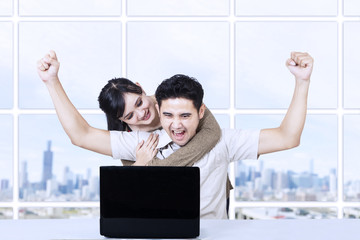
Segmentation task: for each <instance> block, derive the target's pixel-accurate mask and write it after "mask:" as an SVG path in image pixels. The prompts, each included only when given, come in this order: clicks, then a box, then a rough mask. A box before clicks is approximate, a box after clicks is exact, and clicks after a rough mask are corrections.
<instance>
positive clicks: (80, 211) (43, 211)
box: [19, 207, 100, 219]
mask: <svg viewBox="0 0 360 240" xmlns="http://www.w3.org/2000/svg"><path fill="white" fill-rule="evenodd" d="M98 217H100V209H99V208H68V207H67V208H65V207H57V208H51V207H48V208H21V209H20V210H19V218H20V219H49V218H51V219H68V218H76V219H84V218H98Z"/></svg>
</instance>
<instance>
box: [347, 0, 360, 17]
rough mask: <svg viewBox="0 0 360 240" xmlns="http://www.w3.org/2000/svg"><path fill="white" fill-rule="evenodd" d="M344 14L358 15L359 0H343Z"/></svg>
mask: <svg viewBox="0 0 360 240" xmlns="http://www.w3.org/2000/svg"><path fill="white" fill-rule="evenodd" d="M344 15H346V16H359V15H360V2H359V0H344Z"/></svg>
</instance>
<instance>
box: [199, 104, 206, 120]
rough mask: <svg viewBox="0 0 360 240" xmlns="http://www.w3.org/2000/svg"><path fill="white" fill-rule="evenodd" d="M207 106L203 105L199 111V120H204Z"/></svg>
mask: <svg viewBox="0 0 360 240" xmlns="http://www.w3.org/2000/svg"><path fill="white" fill-rule="evenodd" d="M205 109H206V107H205V104H201V107H200V109H199V118H200V119H202V118H203V117H204V114H205Z"/></svg>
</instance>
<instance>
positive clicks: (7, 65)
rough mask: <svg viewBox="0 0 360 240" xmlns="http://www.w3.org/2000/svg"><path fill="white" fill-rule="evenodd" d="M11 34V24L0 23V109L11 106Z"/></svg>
mask: <svg viewBox="0 0 360 240" xmlns="http://www.w3.org/2000/svg"><path fill="white" fill-rule="evenodd" d="M0 9H1V6H0ZM12 34H13V27H12V23H9V22H0V85H1V88H0V108H12V106H13V73H12V72H13V37H12Z"/></svg>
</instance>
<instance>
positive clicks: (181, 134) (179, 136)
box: [171, 130, 185, 141]
mask: <svg viewBox="0 0 360 240" xmlns="http://www.w3.org/2000/svg"><path fill="white" fill-rule="evenodd" d="M171 132H172V134H173V136H174V138H175V139H176V140H177V141H181V140H183V139H184V137H185V131H179V130H172V131H171Z"/></svg>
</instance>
